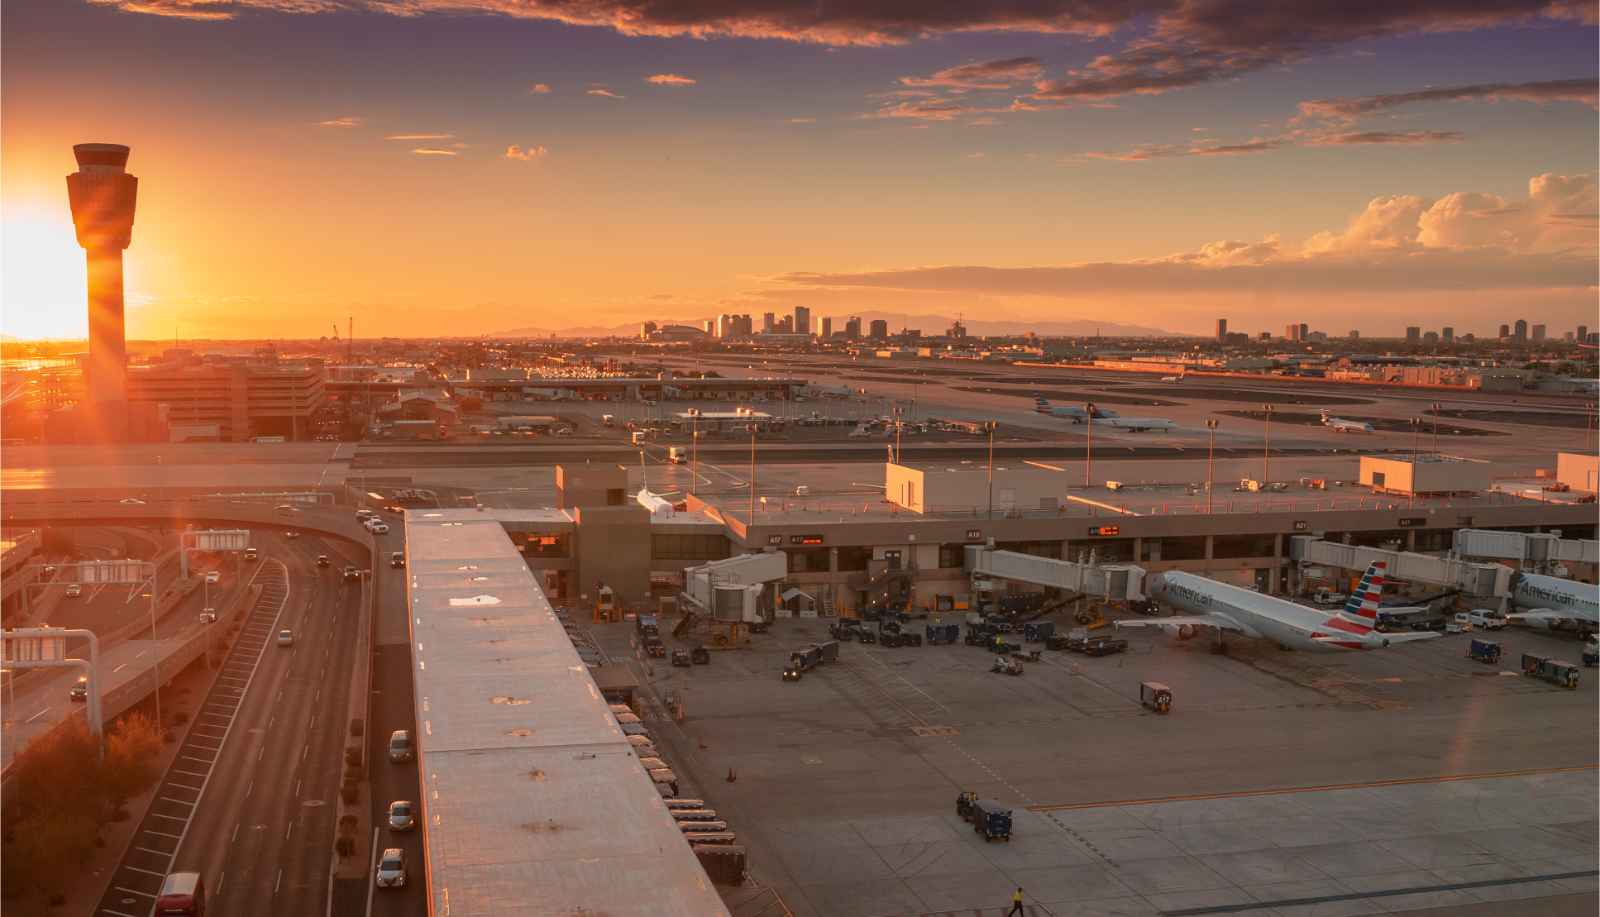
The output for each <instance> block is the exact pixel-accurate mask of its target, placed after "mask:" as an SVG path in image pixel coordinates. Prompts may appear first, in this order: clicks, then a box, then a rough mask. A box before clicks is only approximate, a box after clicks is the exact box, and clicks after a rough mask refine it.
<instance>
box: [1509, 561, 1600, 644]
mask: <svg viewBox="0 0 1600 917" xmlns="http://www.w3.org/2000/svg"><path fill="white" fill-rule="evenodd" d="M1511 604H1512V605H1514V606H1516V607H1517V608H1525V609H1527V611H1522V612H1513V613H1512V614H1508V615H1506V620H1507V621H1509V622H1511V623H1512V624H1528V625H1531V626H1533V627H1542V628H1544V629H1546V630H1555V629H1557V628H1563V627H1569V628H1575V629H1577V630H1583V631H1587V632H1589V633H1594V632H1595V631H1597V630H1600V586H1591V585H1589V584H1587V583H1576V582H1573V581H1572V580H1569V579H1562V578H1561V577H1559V576H1545V575H1543V574H1540V573H1519V574H1518V575H1517V579H1516V584H1515V585H1514V586H1512V588H1511Z"/></svg>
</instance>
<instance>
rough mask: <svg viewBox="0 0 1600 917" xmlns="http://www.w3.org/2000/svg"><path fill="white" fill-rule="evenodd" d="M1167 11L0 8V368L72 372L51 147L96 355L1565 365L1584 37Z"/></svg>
mask: <svg viewBox="0 0 1600 917" xmlns="http://www.w3.org/2000/svg"><path fill="white" fill-rule="evenodd" d="M1206 6H1207V5H1205V4H1186V5H1172V6H1170V7H1162V6H1160V5H1158V6H1157V8H1156V14H1155V15H1153V16H1151V15H1145V16H1136V15H1134V14H1133V13H1131V12H1130V13H1124V12H1122V11H1121V10H1120V8H1119V7H1116V6H1109V7H1106V8H1104V11H1102V13H1101V14H1100V15H1099V17H1098V18H1096V19H1094V20H1093V21H1087V20H1084V19H1081V18H1075V17H1074V15H1073V14H1071V13H1070V12H1066V11H1065V10H1067V9H1068V8H1067V7H1065V6H1063V7H1061V8H1060V10H1055V9H1054V8H1048V9H1045V12H1041V13H1038V14H1037V15H1035V16H1031V17H1027V18H1018V17H1016V16H1015V15H1014V14H1010V13H1007V12H1004V11H1003V10H1002V11H999V12H996V11H994V10H991V9H989V8H987V7H985V6H983V5H974V6H973V7H972V8H971V9H970V10H966V11H963V12H961V13H960V14H949V15H950V18H945V19H933V18H929V19H926V20H922V19H919V18H917V14H889V13H884V12H882V11H880V10H877V9H876V8H874V7H870V6H869V7H863V8H862V9H861V10H860V11H857V12H855V13H852V14H850V15H846V16H840V17H837V18H830V15H829V14H828V13H826V12H823V13H813V12H806V11H805V9H802V8H801V7H798V6H797V7H795V8H794V9H793V10H790V9H789V8H787V7H783V6H781V5H780V6H777V7H767V8H763V10H762V12H760V13H756V12H749V13H745V12H740V11H739V10H738V9H737V8H731V7H730V8H727V9H725V10H723V11H721V12H711V13H708V12H703V11H700V10H697V9H694V8H691V7H687V6H686V7H684V9H683V10H681V11H679V13H678V14H677V15H672V16H669V15H666V14H662V13H658V12H655V11H654V10H655V8H653V7H652V8H645V7H639V8H635V7H633V6H631V5H629V4H626V3H612V4H593V5H589V6H580V7H559V8H558V7H555V6H550V5H546V4H542V3H529V4H524V5H521V6H519V7H515V9H517V10H520V11H521V12H522V14H523V15H518V16H504V15H499V14H497V13H495V12H494V10H496V9H503V8H505V5H503V4H498V5H497V4H489V3H484V4H476V3H471V2H452V3H448V4H444V3H430V2H417V3H410V4H404V5H395V4H387V5H385V4H371V3H365V2H330V3H326V4H314V5H307V4H292V3H279V2H275V0H240V2H233V3H206V4H196V3H189V2H162V0H156V2H149V0H145V2H140V3H127V2H110V0H107V2H92V3H91V2H76V0H74V2H68V3H45V2H38V0H34V2H27V0H24V2H17V3H12V4H7V6H6V9H5V12H4V17H5V20H6V25H7V26H8V28H7V29H6V34H7V40H6V44H7V52H8V53H7V55H6V65H5V77H6V79H5V84H4V102H5V107H6V112H7V117H6V120H5V124H4V127H3V135H0V149H3V154H4V157H5V160H6V162H7V165H8V168H7V169H6V172H5V175H4V178H3V181H0V201H3V203H4V205H5V217H4V242H5V245H4V249H5V264H4V271H3V272H0V273H3V274H4V281H3V282H4V300H5V303H6V315H5V322H4V325H5V327H4V328H3V329H0V330H3V331H4V333H5V334H6V335H7V336H8V337H12V338H21V339H31V338H47V337H79V336H82V334H83V332H84V328H85V325H84V315H83V309H82V304H83V301H84V276H83V259H82V252H81V250H80V249H78V248H77V246H76V244H75V243H74V242H73V239H72V227H71V218H70V214H69V212H68V208H67V206H66V195H65V188H64V185H63V181H62V178H63V176H65V175H66V174H67V173H68V172H70V171H72V168H73V165H72V160H71V155H70V148H71V146H72V145H73V144H74V143H81V142H90V141H104V142H112V143H126V144H128V145H130V146H131V147H132V148H133V154H132V159H131V160H130V164H129V168H130V170H132V171H135V172H137V173H138V174H139V175H140V176H141V177H142V179H143V182H144V187H143V188H142V189H141V195H140V217H139V225H138V227H137V228H136V230H135V237H136V241H135V243H134V245H133V247H132V248H131V249H129V251H128V252H127V256H126V263H127V269H126V276H127V284H128V292H127V324H128V332H129V336H130V337H131V338H135V339H166V338H171V337H173V336H174V335H176V336H178V337H181V338H264V337H279V338H316V337H319V336H322V335H325V334H327V333H328V329H329V328H330V326H331V323H332V322H339V323H340V325H341V327H342V325H343V321H344V318H345V316H347V315H353V316H354V317H355V322H356V325H357V327H358V329H366V330H367V332H369V333H371V334H372V335H373V336H377V335H379V334H392V335H395V336H428V335H435V336H436V335H437V334H438V332H439V331H440V330H441V329H448V330H450V331H451V332H452V333H458V334H461V335H492V334H495V333H498V332H503V331H505V330H507V329H512V328H518V327H549V328H551V329H553V330H560V329H561V328H564V327H573V326H576V325H584V326H594V325H601V326H614V327H615V326H624V325H627V324H630V323H637V322H638V321H641V320H646V319H659V318H671V317H680V318H686V317H688V316H700V317H703V318H704V317H712V318H714V317H715V316H716V315H718V314H721V313H736V314H739V313H748V314H754V315H756V316H760V315H762V314H763V313H765V312H768V311H772V312H777V313H779V314H783V313H792V312H793V309H794V307H795V306H797V305H803V306H807V307H809V308H810V309H811V312H812V315H813V316H815V317H814V319H813V325H815V324H817V323H818V322H820V320H821V319H822V318H824V317H833V318H836V319H842V318H843V317H844V316H847V315H851V314H869V313H888V314H907V313H909V314H938V315H947V316H952V317H953V316H955V315H958V314H962V313H964V314H966V315H968V316H969V317H970V316H976V315H982V316H985V317H986V318H989V319H999V320H1007V321H1016V322H1018V323H1019V324H1020V323H1026V322H1029V321H1040V322H1043V321H1072V320H1084V321H1094V320H1096V318H1098V317H1103V316H1105V315H1108V314H1112V315H1115V316H1116V317H1117V319H1118V320H1120V321H1123V322H1126V323H1128V324H1136V325H1140V326H1148V327H1155V328H1161V329H1165V330H1170V331H1173V332H1178V333H1184V334H1193V335H1196V336H1209V334H1210V332H1211V330H1212V329H1213V327H1214V322H1215V319H1216V318H1217V317H1218V316H1227V317H1228V318H1229V319H1230V327H1231V328H1233V329H1235V330H1237V331H1242V332H1247V333H1251V334H1254V333H1256V332H1257V331H1258V330H1265V329H1275V330H1276V329H1281V328H1282V326H1283V323H1284V321H1285V320H1286V319H1287V318H1293V319H1296V320H1299V321H1305V322H1308V323H1309V324H1311V325H1312V326H1313V327H1314V328H1320V329H1323V330H1326V331H1328V332H1329V333H1330V334H1336V335H1342V334H1343V333H1345V331H1346V329H1348V328H1360V329H1361V330H1362V332H1363V333H1364V334H1371V335H1374V336H1385V337H1387V336H1393V337H1400V336H1401V335H1403V333H1404V329H1405V328H1406V327H1407V326H1411V325H1418V326H1421V327H1424V328H1435V327H1440V326H1443V325H1452V326H1454V327H1456V328H1459V329H1461V330H1462V331H1463V332H1467V331H1475V332H1476V333H1478V334H1479V335H1480V337H1481V336H1486V335H1487V333H1488V332H1490V331H1492V330H1493V329H1494V327H1495V326H1496V325H1497V324H1498V323H1500V322H1502V321H1508V320H1514V319H1516V318H1519V317H1521V318H1527V319H1529V320H1530V321H1533V322H1537V323H1542V324H1546V325H1548V326H1549V327H1550V328H1552V329H1558V332H1557V336H1559V330H1566V329H1571V328H1574V327H1575V326H1577V325H1580V324H1593V323H1594V322H1593V318H1594V314H1593V313H1594V301H1595V289H1596V279H1597V277H1596V275H1597V261H1596V258H1595V240H1596V231H1595V221H1596V211H1597V209H1600V206H1597V203H1596V186H1595V179H1594V175H1593V171H1594V166H1593V163H1594V161H1595V159H1596V155H1597V145H1596V140H1595V127H1596V114H1595V108H1594V105H1595V76H1594V72H1595V65H1594V56H1593V46H1594V42H1595V35H1596V33H1595V28H1594V23H1593V16H1592V13H1589V12H1579V10H1580V8H1579V7H1577V6H1575V5H1572V6H1563V5H1559V4H1558V5H1553V6H1552V5H1549V4H1531V3H1516V2H1497V3H1491V4H1488V5H1482V4H1479V5H1474V6H1473V8H1472V10H1471V11H1470V12H1460V11H1458V10H1457V9H1456V7H1455V6H1454V5H1452V4H1447V3H1443V4H1437V5H1432V6H1429V7H1427V8H1426V9H1423V10H1422V11H1417V10H1410V11H1407V12H1405V13H1403V14H1402V13H1382V12H1380V13H1374V14H1373V15H1372V17H1370V18H1368V19H1365V20H1360V21H1344V20H1341V21H1338V22H1331V21H1330V22H1318V21H1317V20H1316V19H1315V17H1307V18H1305V19H1304V20H1303V21H1296V22H1293V23H1287V22H1278V21H1276V18H1275V17H1238V18H1236V19H1229V18H1228V17H1226V16H1223V17H1221V18H1218V19H1213V18H1208V15H1207V14H1206ZM1046 7H1050V5H1048V4H1047V5H1046ZM306 9H315V10H325V11H326V12H320V13H314V14H308V13H299V12H295V11H296V10H306ZM385 9H388V10H396V11H403V12H406V13H408V14H416V15H407V16H395V15H390V14H389V13H387V12H384V10H385ZM806 9H809V8H806ZM441 10H443V11H447V12H449V13H450V15H444V14H441V12H440V11H441ZM152 14H157V15H152ZM1218 15H1219V16H1220V15H1221V14H1218ZM1246 19H1248V20H1249V22H1250V27H1249V29H1247V30H1244V31H1243V32H1242V33H1241V34H1240V35H1233V34H1231V33H1230V32H1229V28H1230V27H1236V26H1238V25H1239V23H1241V22H1243V21H1245V20H1246ZM1230 23H1231V26H1230ZM352 30H359V31H360V33H361V34H362V36H363V38H362V40H361V41H360V42H359V43H354V44H353V43H352V42H351V41H350V40H349V34H351V32H352ZM69 34H70V35H72V36H73V39H74V44H73V46H72V47H71V48H70V49H68V50H63V47H62V45H61V44H60V41H59V39H60V38H61V37H62V36H64V35H69ZM418 48H424V49H425V51H423V52H420V53H419V52H418V50H417V49H418ZM107 85H114V86H116V87H117V91H116V92H113V93H107V92H105V91H103V88H102V87H104V86H107ZM796 87H804V90H805V91H803V92H797V91H796ZM1529 137H1536V138H1538V141H1537V142H1529V141H1528V138H1529ZM1469 316H1482V318H1477V317H1469ZM1369 329H1370V330H1369ZM925 330H938V329H925Z"/></svg>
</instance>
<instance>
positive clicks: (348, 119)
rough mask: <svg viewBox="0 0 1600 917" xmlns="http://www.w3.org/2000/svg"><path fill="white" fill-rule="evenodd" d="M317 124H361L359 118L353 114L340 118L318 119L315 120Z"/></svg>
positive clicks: (322, 125)
mask: <svg viewBox="0 0 1600 917" xmlns="http://www.w3.org/2000/svg"><path fill="white" fill-rule="evenodd" d="M317 126H318V127H360V126H361V119H360V118H358V117H356V116H355V115H345V116H344V117H342V118H329V119H328V120H326V121H318V122H317Z"/></svg>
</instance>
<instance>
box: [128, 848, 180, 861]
mask: <svg viewBox="0 0 1600 917" xmlns="http://www.w3.org/2000/svg"><path fill="white" fill-rule="evenodd" d="M133 849H135V850H138V851H140V852H142V853H149V854H154V855H155V856H158V857H166V858H167V859H169V860H170V859H172V858H173V856H174V854H171V853H168V852H166V851H165V850H151V849H150V848H149V847H140V846H137V845H135V846H134V848H133Z"/></svg>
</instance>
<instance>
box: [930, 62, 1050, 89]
mask: <svg viewBox="0 0 1600 917" xmlns="http://www.w3.org/2000/svg"><path fill="white" fill-rule="evenodd" d="M1043 72H1044V66H1043V65H1042V64H1041V63H1040V62H1039V59H1038V58H1037V57H1008V58H1005V59H1004V60H992V61H983V62H981V63H972V64H962V65H960V66H959V67H948V68H946V69H944V70H940V71H938V72H937V73H934V74H933V75H931V76H903V77H901V78H900V83H901V85H904V86H938V87H941V88H946V89H1010V88H1011V87H1013V86H1015V85H1017V84H1018V83H1030V82H1032V81H1034V80H1036V79H1038V78H1039V76H1040V75H1041V74H1042V73H1043Z"/></svg>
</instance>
